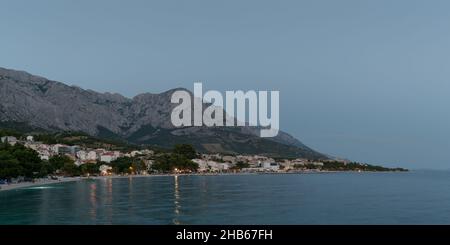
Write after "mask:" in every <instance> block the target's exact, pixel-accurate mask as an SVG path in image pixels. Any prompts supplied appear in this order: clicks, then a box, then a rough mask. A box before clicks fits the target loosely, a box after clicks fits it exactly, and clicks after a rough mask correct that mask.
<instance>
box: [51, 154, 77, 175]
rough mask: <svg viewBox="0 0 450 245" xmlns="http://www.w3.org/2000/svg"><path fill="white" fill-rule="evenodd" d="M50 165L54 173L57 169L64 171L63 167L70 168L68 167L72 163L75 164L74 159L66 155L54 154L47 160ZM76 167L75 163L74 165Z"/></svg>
mask: <svg viewBox="0 0 450 245" xmlns="http://www.w3.org/2000/svg"><path fill="white" fill-rule="evenodd" d="M49 163H50V166H51V168H50V169H51V170H52V171H51V172H52V173H54V172H56V171H58V170H60V171H62V172H64V170H63V168H66V169H65V170H70V168H72V167H73V166H71V165H72V164H73V165H75V163H74V161H73V160H72V159H71V158H70V157H68V156H66V155H56V156H52V157H51V158H50V160H49ZM75 167H76V165H75Z"/></svg>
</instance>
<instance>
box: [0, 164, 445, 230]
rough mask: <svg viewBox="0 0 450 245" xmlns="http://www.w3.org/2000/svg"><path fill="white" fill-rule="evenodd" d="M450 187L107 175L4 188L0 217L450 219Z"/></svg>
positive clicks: (362, 180)
mask: <svg viewBox="0 0 450 245" xmlns="http://www.w3.org/2000/svg"><path fill="white" fill-rule="evenodd" d="M42 187H45V188H42ZM449 188H450V172H411V173H359V174H358V173H335V174H333V173H330V174H300V175H231V176H162V177H156V176H152V177H148V178H147V177H145V178H118V179H110V178H104V179H98V180H85V181H78V182H70V183H59V184H55V185H49V186H39V187H32V188H24V189H20V190H12V191H4V192H0V224H449V223H450V192H448V189H449Z"/></svg>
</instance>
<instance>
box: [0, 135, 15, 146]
mask: <svg viewBox="0 0 450 245" xmlns="http://www.w3.org/2000/svg"><path fill="white" fill-rule="evenodd" d="M0 139H1V141H2V143H8V144H10V145H15V144H16V143H17V138H16V137H14V136H5V137H1V138H0Z"/></svg>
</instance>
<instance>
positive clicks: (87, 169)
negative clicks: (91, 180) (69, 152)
mask: <svg viewBox="0 0 450 245" xmlns="http://www.w3.org/2000/svg"><path fill="white" fill-rule="evenodd" d="M99 168H100V165H99V164H97V163H86V164H83V165H81V166H80V171H81V174H83V175H97V174H99V173H100V170H99Z"/></svg>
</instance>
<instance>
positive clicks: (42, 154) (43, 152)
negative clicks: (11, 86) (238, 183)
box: [1, 135, 348, 175]
mask: <svg viewBox="0 0 450 245" xmlns="http://www.w3.org/2000/svg"><path fill="white" fill-rule="evenodd" d="M1 143H7V144H10V145H16V144H22V145H24V146H25V147H27V148H29V149H32V150H34V151H36V152H37V153H38V155H39V158H40V159H41V160H43V161H48V160H50V158H52V157H54V156H61V155H63V156H67V157H69V158H70V159H72V160H73V162H74V164H75V165H77V166H81V165H84V164H97V163H99V162H100V163H104V164H102V165H100V169H99V170H100V174H101V175H111V174H112V173H111V169H112V168H111V167H110V166H109V165H108V164H111V163H112V162H114V161H116V160H117V159H119V158H138V159H140V160H142V161H143V162H144V163H145V166H146V168H145V169H144V170H141V171H140V172H139V173H136V174H149V173H150V172H151V170H152V165H153V163H154V161H155V158H156V157H157V153H155V152H154V151H153V150H149V149H143V150H133V151H130V152H121V151H117V150H115V151H111V150H106V149H101V148H98V149H90V148H83V147H81V146H78V145H64V144H45V143H42V142H39V141H35V140H34V137H33V136H31V135H30V136H26V138H25V140H18V139H17V138H16V137H14V136H4V137H1ZM192 161H193V162H194V163H196V164H197V165H198V168H197V170H196V172H200V173H221V172H224V173H226V172H236V171H237V170H239V171H242V172H288V171H294V170H299V169H301V166H307V165H313V166H323V164H324V163H323V162H320V161H310V160H308V159H303V158H297V159H283V160H281V161H280V160H278V161H276V160H275V159H273V158H270V157H267V156H262V155H223V154H197V155H196V158H193V159H192ZM347 162H348V161H344V160H342V163H347ZM306 169H307V168H306V167H305V168H304V169H303V170H306ZM174 171H180V172H181V170H178V169H177V170H174Z"/></svg>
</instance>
